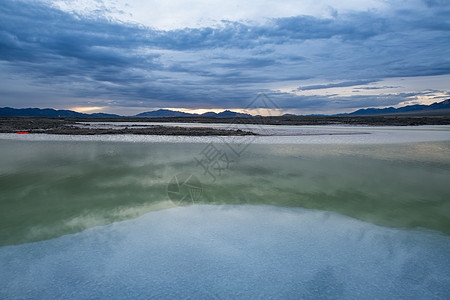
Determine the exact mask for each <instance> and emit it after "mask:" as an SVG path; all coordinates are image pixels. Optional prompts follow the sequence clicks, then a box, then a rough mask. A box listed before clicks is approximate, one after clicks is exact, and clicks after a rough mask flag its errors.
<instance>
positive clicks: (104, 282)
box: [0, 126, 450, 299]
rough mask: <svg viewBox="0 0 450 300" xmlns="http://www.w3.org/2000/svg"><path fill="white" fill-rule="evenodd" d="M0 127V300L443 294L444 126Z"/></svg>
mask: <svg viewBox="0 0 450 300" xmlns="http://www.w3.org/2000/svg"><path fill="white" fill-rule="evenodd" d="M254 129H255V130H259V132H263V133H268V134H267V136H257V137H167V136H158V137H157V136H121V135H111V136H90V137H88V136H57V135H38V134H36V135H26V136H24V135H14V134H0V154H1V155H2V160H1V161H0V188H1V196H0V264H1V266H2V268H1V270H0V298H14V299H16V298H31V299H33V298H34V299H61V298H69V299H70V298H73V299H75V298H76V299H92V298H124V297H128V298H130V297H131V298H137V299H148V298H287V299H290V298H392V299H393V298H409V297H414V298H436V299H439V298H441V299H444V298H445V297H447V296H448V295H449V294H450V288H449V287H450V271H449V270H450V250H449V249H450V186H449V178H450V127H449V126H421V127H402V128H393V127H379V128H374V127H349V126H322V127H312V126H299V127H288V126H283V127H274V126H268V127H264V126H259V127H258V128H254Z"/></svg>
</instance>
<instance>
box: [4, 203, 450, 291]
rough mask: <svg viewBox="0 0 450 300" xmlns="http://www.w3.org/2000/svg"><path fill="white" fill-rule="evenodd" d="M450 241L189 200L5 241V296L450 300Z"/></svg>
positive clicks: (322, 216) (325, 216) (332, 218)
mask: <svg viewBox="0 0 450 300" xmlns="http://www.w3.org/2000/svg"><path fill="white" fill-rule="evenodd" d="M449 249H450V237H449V236H446V235H442V234H439V233H436V232H427V231H414V230H400V229H389V228H385V227H380V226H376V225H373V224H370V223H365V222H361V221H357V220H354V219H351V218H348V217H344V216H341V215H338V214H335V213H329V212H323V211H316V210H308V209H301V208H291V209H287V208H279V207H272V206H247V205H244V206H230V205H226V206H208V205H192V206H186V207H178V208H173V209H168V210H162V211H158V212H151V213H148V214H146V215H144V216H142V217H140V218H138V219H134V220H129V221H123V222H119V223H114V224H112V225H108V226H102V227H96V228H92V229H88V230H86V231H83V232H81V233H77V234H73V235H66V236H64V237H60V238H57V239H52V240H47V241H41V242H36V243H30V244H23V245H17V246H6V247H1V248H0V261H1V262H2V271H1V272H0V298H2V299H259V298H264V299H270V298H275V299H446V298H447V297H448V295H450V255H449V251H450V250H449Z"/></svg>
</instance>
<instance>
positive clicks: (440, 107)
mask: <svg viewBox="0 0 450 300" xmlns="http://www.w3.org/2000/svg"><path fill="white" fill-rule="evenodd" d="M411 114H414V115H423V114H427V115H436V114H450V99H447V100H444V101H442V102H435V103H433V104H430V105H420V104H416V105H408V106H403V107H399V108H394V107H387V108H364V109H359V110H357V111H354V112H352V113H349V114H344V115H350V116H352V115H357V116H364V115H366V116H367V115H411Z"/></svg>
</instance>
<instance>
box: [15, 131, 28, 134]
mask: <svg viewBox="0 0 450 300" xmlns="http://www.w3.org/2000/svg"><path fill="white" fill-rule="evenodd" d="M16 133H17V134H28V133H29V132H28V131H17V132H16Z"/></svg>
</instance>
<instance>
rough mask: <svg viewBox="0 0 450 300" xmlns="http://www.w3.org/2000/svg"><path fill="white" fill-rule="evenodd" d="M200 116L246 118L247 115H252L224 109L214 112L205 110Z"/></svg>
mask: <svg viewBox="0 0 450 300" xmlns="http://www.w3.org/2000/svg"><path fill="white" fill-rule="evenodd" d="M201 116H202V117H213V118H248V117H253V116H252V115H249V114H243V113H238V112H235V111H231V110H225V111H223V112H220V113H218V114H217V113H215V112H206V113H204V114H202V115H201Z"/></svg>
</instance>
